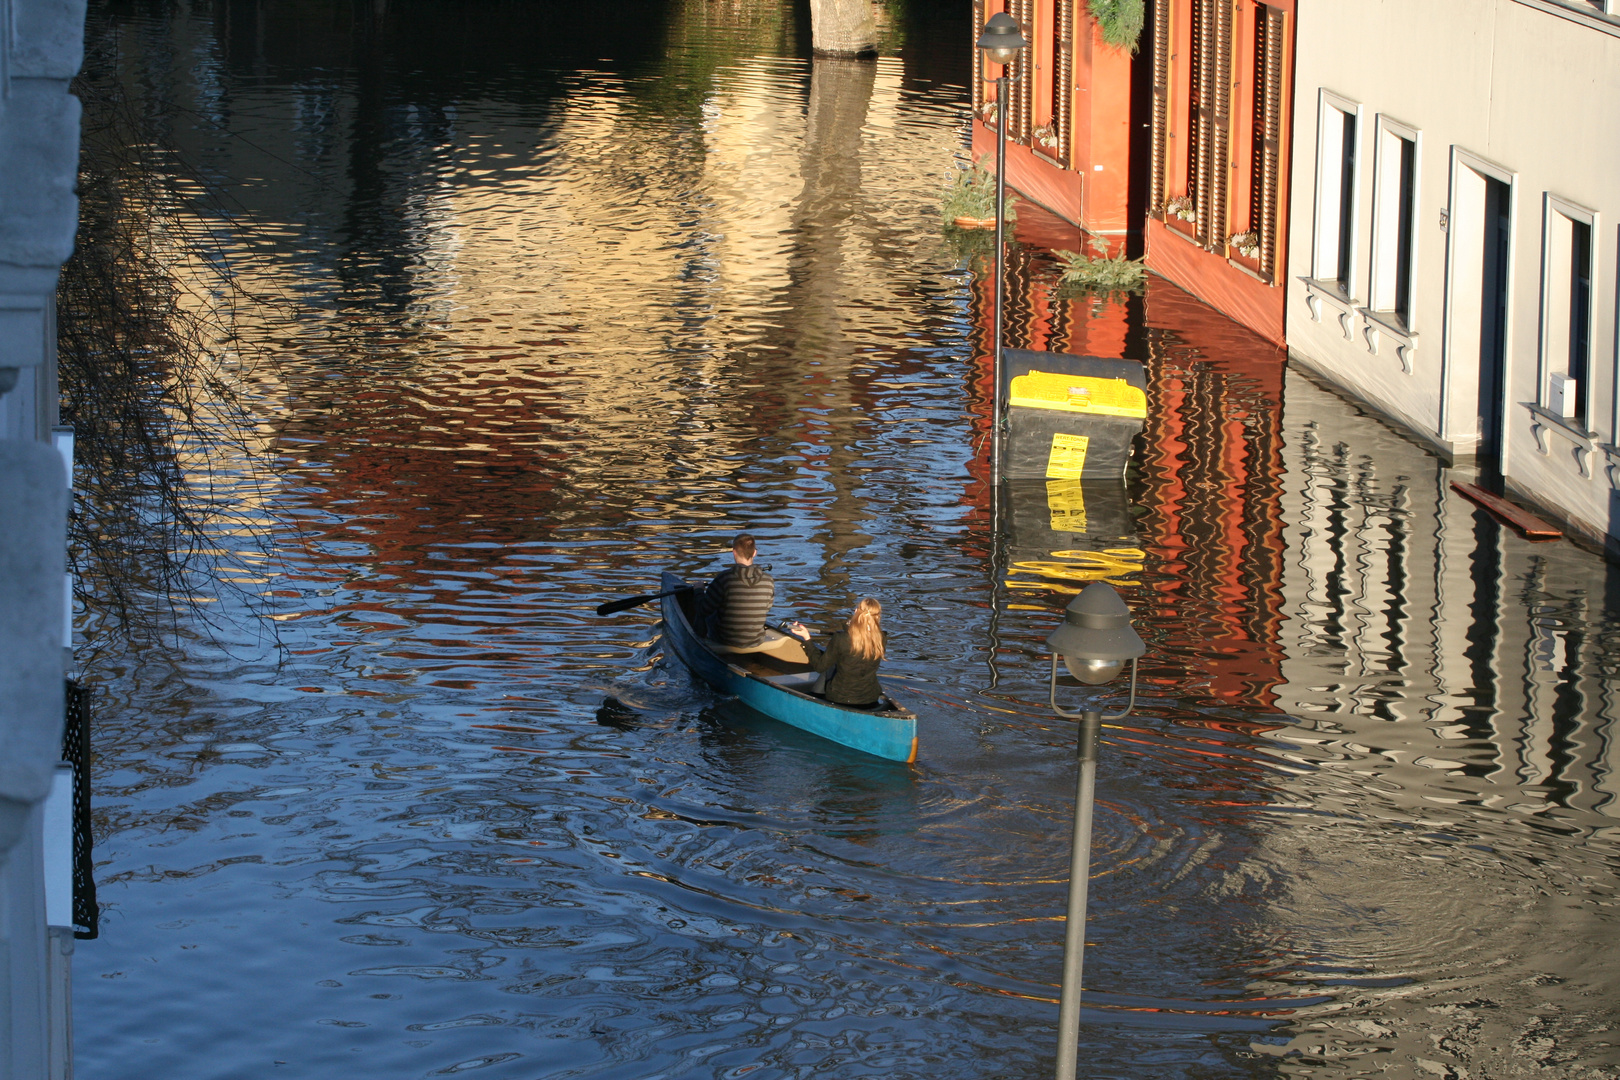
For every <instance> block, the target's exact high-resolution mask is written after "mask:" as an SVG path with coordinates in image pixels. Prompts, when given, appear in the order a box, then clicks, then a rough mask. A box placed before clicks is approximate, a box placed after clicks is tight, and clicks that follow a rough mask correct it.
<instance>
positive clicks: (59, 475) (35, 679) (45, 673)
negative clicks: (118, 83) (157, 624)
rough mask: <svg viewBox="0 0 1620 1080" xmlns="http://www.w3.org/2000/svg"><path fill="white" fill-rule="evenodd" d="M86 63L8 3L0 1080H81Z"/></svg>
mask: <svg viewBox="0 0 1620 1080" xmlns="http://www.w3.org/2000/svg"><path fill="white" fill-rule="evenodd" d="M83 57H84V2H83V0H0V1080H45V1078H46V1077H47V1076H52V1075H55V1076H60V1077H67V1076H69V1075H71V1063H70V1060H69V1058H68V1057H67V1051H68V1050H70V1046H69V1043H68V1040H69V1039H70V1034H69V1032H70V1030H71V1029H70V1028H68V1027H67V1021H68V1008H67V1006H68V1001H67V998H66V993H65V991H64V989H63V988H64V987H65V986H66V985H67V984H66V982H65V976H66V972H67V969H66V964H67V960H68V956H67V953H66V952H65V951H64V950H63V948H62V943H61V941H60V940H53V937H52V935H51V933H50V931H49V930H48V929H47V926H46V912H45V865H44V863H45V859H44V803H45V798H46V796H47V795H48V794H49V793H50V790H51V784H52V778H53V776H54V774H55V771H56V764H57V761H58V759H59V758H60V757H61V741H62V720H63V708H64V701H63V693H62V677H63V674H64V670H63V664H62V611H63V606H64V604H65V603H66V599H65V597H64V595H63V589H64V583H63V572H64V569H65V566H66V562H67V507H68V481H67V473H66V470H65V468H64V467H63V464H62V458H61V456H60V455H59V454H58V453H57V451H56V450H55V449H54V448H53V447H52V446H51V444H50V442H49V439H50V429H51V425H53V424H54V423H55V422H56V413H57V409H56V369H55V334H54V317H55V305H54V297H55V294H56V279H57V275H58V273H59V272H60V270H61V267H62V263H63V261H65V260H66V259H67V257H68V255H69V254H70V253H71V252H72V250H73V235H74V231H75V228H76V226H77V223H78V200H77V198H76V197H75V196H74V193H73V192H74V185H75V182H76V180H77V173H78V161H79V102H78V99H76V98H74V97H73V96H72V95H71V94H70V93H69V92H68V82H69V80H70V79H72V78H73V76H74V75H75V74H76V73H77V72H78V70H79V65H80V63H81V62H82V60H83ZM57 936H58V937H59V936H60V935H57ZM53 1014H54V1016H53Z"/></svg>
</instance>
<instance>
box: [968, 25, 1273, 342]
mask: <svg viewBox="0 0 1620 1080" xmlns="http://www.w3.org/2000/svg"><path fill="white" fill-rule="evenodd" d="M1294 2H1295V0H1277V2H1275V3H1263V4H1262V3H1253V2H1251V0H1144V3H1145V4H1146V6H1147V10H1146V16H1147V20H1146V28H1145V29H1144V30H1143V33H1142V36H1141V39H1140V41H1139V42H1138V46H1139V48H1138V51H1137V52H1136V53H1134V54H1133V53H1131V52H1130V51H1129V50H1128V49H1123V48H1117V47H1115V46H1111V45H1108V44H1106V43H1105V42H1104V41H1103V38H1102V32H1101V30H1100V28H1099V27H1098V25H1097V22H1096V20H1095V19H1094V18H1092V16H1091V15H1090V14H1089V13H1088V11H1087V10H1086V6H1085V0H975V2H974V13H975V25H976V26H979V25H983V22H984V20H985V19H987V18H988V17H989V16H990V15H992V14H994V13H995V12H997V11H1000V10H1005V11H1007V13H1008V14H1010V15H1011V16H1012V17H1013V18H1014V19H1016V20H1017V21H1018V24H1019V26H1020V27H1021V28H1022V29H1023V31H1024V35H1025V37H1026V38H1027V39H1028V40H1029V42H1030V45H1029V48H1027V49H1025V50H1024V52H1023V53H1022V54H1021V55H1020V57H1019V58H1018V60H1016V61H1015V62H1013V63H1012V64H1009V65H1008V66H1007V72H1006V73H1007V75H1008V77H1009V78H1008V82H1007V84H1006V85H1007V88H1008V90H1007V93H1008V100H1007V139H1008V147H1007V182H1008V183H1009V184H1010V185H1011V186H1012V187H1013V188H1014V189H1016V190H1017V191H1018V193H1019V194H1021V195H1023V196H1024V197H1025V198H1026V199H1028V200H1029V201H1031V202H1034V203H1037V204H1039V205H1040V206H1043V207H1045V208H1046V209H1047V210H1050V211H1052V212H1053V213H1055V214H1057V215H1058V216H1060V217H1062V218H1063V219H1065V220H1066V221H1068V222H1070V223H1072V224H1074V225H1077V226H1079V227H1080V228H1082V229H1084V230H1085V231H1086V232H1088V233H1091V234H1092V235H1095V236H1103V237H1105V238H1108V239H1109V240H1110V247H1111V248H1112V249H1113V250H1116V251H1117V250H1119V249H1120V247H1121V246H1122V245H1127V243H1128V238H1130V237H1132V236H1133V235H1134V236H1139V237H1140V238H1141V242H1140V244H1139V245H1138V244H1128V246H1129V247H1131V248H1132V249H1133V250H1137V251H1143V252H1145V256H1146V260H1147V266H1148V268H1149V269H1150V270H1152V271H1154V272H1155V273H1158V274H1160V275H1162V276H1163V277H1166V278H1168V279H1169V280H1171V281H1173V282H1175V283H1176V284H1177V285H1180V286H1181V287H1182V288H1184V289H1186V290H1187V291H1188V292H1190V293H1192V294H1193V295H1194V296H1197V297H1198V298H1199V299H1201V300H1203V301H1205V302H1206V303H1208V304H1209V305H1210V306H1212V307H1214V308H1216V309H1217V310H1219V311H1221V312H1223V313H1224V314H1226V315H1228V316H1230V317H1231V318H1233V319H1235V320H1236V321H1237V322H1239V323H1242V324H1243V325H1244V326H1246V327H1248V328H1249V329H1250V330H1253V331H1255V332H1256V333H1258V334H1260V335H1261V336H1262V337H1264V338H1266V339H1267V340H1268V341H1271V342H1273V343H1276V344H1281V343H1282V341H1283V303H1284V292H1285V290H1284V287H1283V285H1284V282H1285V281H1286V273H1287V257H1286V256H1287V251H1286V241H1287V213H1288V168H1289V162H1288V150H1289V139H1288V131H1289V125H1290V123H1291V120H1292V118H1291V117H1290V115H1289V103H1290V100H1291V98H1292V82H1293V42H1294V27H1293V21H1294ZM998 71H999V69H997V68H996V67H995V66H994V65H989V64H987V63H986V62H985V60H984V57H983V54H982V53H981V52H980V51H979V50H978V49H974V75H975V79H974V96H973V104H974V120H973V153H974V157H975V158H976V159H985V155H990V157H989V158H988V159H985V160H986V164H987V165H988V164H989V162H990V161H993V160H994V157H993V155H994V150H995V144H996V137H997V133H996V130H995V126H994V125H995V121H996V101H995V93H996V91H995V86H996V84H995V83H993V82H987V81H986V79H985V77H986V76H987V75H988V76H994V75H996V74H997V73H998ZM1138 128H1140V129H1142V130H1141V131H1137V130H1135V129H1138ZM1144 133H1145V134H1146V135H1147V137H1146V138H1142V137H1140V136H1141V135H1142V134H1144ZM1133 136H1137V137H1135V138H1133Z"/></svg>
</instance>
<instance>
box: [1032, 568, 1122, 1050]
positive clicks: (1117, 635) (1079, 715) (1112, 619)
mask: <svg viewBox="0 0 1620 1080" xmlns="http://www.w3.org/2000/svg"><path fill="white" fill-rule="evenodd" d="M1046 643H1047V645H1049V646H1051V648H1052V681H1051V695H1050V701H1051V703H1052V711H1053V712H1055V713H1057V714H1058V715H1059V716H1065V717H1069V718H1071V719H1078V720H1079V721H1080V737H1079V740H1078V742H1077V744H1076V757H1077V759H1078V762H1079V765H1080V776H1079V781H1078V784H1077V787H1076V790H1075V799H1074V840H1073V847H1072V848H1071V849H1070V853H1069V911H1068V916H1067V919H1066V922H1065V924H1064V928H1063V995H1062V998H1061V999H1060V1004H1059V1005H1058V1053H1057V1069H1056V1072H1055V1076H1056V1077H1057V1080H1074V1078H1075V1070H1076V1066H1077V1064H1078V1059H1079V1046H1080V973H1081V969H1082V967H1083V966H1084V961H1085V950H1086V890H1087V886H1088V884H1089V879H1090V876H1091V808H1092V803H1093V801H1094V799H1095V795H1096V788H1097V740H1098V736H1099V734H1100V732H1101V729H1102V722H1103V721H1104V720H1118V719H1120V718H1121V717H1123V716H1125V715H1127V714H1128V713H1129V712H1130V711H1131V709H1132V708H1134V707H1135V705H1136V658H1137V657H1139V656H1141V655H1142V654H1143V653H1144V652H1146V651H1147V646H1146V645H1145V644H1144V643H1143V641H1142V639H1141V638H1140V637H1139V636H1137V633H1136V631H1135V630H1134V629H1132V628H1131V613H1130V609H1128V608H1127V607H1126V606H1125V602H1124V601H1123V600H1121V599H1120V598H1119V594H1118V593H1117V592H1115V591H1114V590H1113V587H1112V586H1109V585H1105V584H1104V583H1102V582H1100V581H1094V582H1092V583H1091V584H1090V585H1087V586H1086V587H1085V588H1084V589H1082V590H1081V591H1080V595H1079V596H1077V597H1075V598H1074V600H1073V601H1072V602H1071V603H1070V604H1069V606H1068V609H1067V610H1065V611H1064V613H1063V625H1062V626H1060V627H1058V628H1057V629H1056V630H1054V631H1052V633H1051V635H1050V636H1048V637H1047V639H1046ZM1060 655H1061V656H1062V657H1063V665H1064V667H1066V668H1068V669H1069V674H1071V675H1073V676H1074V677H1075V678H1076V679H1079V680H1080V681H1081V682H1083V683H1088V684H1090V685H1093V686H1098V685H1101V684H1103V683H1105V682H1107V681H1108V680H1110V679H1112V678H1113V677H1114V676H1116V675H1118V674H1119V673H1120V671H1121V670H1122V669H1123V668H1124V666H1125V661H1127V660H1129V661H1130V662H1131V696H1130V700H1129V702H1127V704H1126V705H1125V709H1124V711H1123V712H1117V713H1110V714H1108V715H1107V716H1104V715H1102V714H1101V713H1098V712H1097V711H1095V710H1092V709H1086V710H1083V711H1081V712H1069V711H1068V710H1066V709H1064V708H1063V707H1062V706H1060V705H1059V704H1058V703H1057V665H1058V657H1059V656H1060Z"/></svg>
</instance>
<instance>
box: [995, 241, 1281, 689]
mask: <svg viewBox="0 0 1620 1080" xmlns="http://www.w3.org/2000/svg"><path fill="white" fill-rule="evenodd" d="M1032 225H1033V223H1032ZM1020 231H1022V227H1021V229H1020ZM1043 271H1044V272H1043ZM1054 280H1055V275H1054V274H1052V273H1051V272H1050V264H1048V263H1046V261H1045V260H1044V259H1043V258H1041V257H1039V256H1031V255H1030V254H1029V253H1028V250H1027V249H1023V250H1020V251H1017V252H1015V254H1014V257H1013V258H1012V260H1011V261H1010V263H1009V267H1008V304H1007V339H1006V344H1007V345H1008V346H1009V347H1016V348H1034V349H1046V350H1049V351H1053V352H1071V353H1079V354H1082V355H1091V356H1105V357H1118V356H1124V357H1131V358H1134V359H1140V360H1142V361H1144V362H1145V363H1146V365H1147V372H1148V417H1147V426H1146V429H1145V430H1144V431H1143V433H1142V436H1141V441H1140V443H1139V444H1138V449H1137V452H1136V466H1135V469H1134V470H1133V472H1134V473H1135V474H1136V475H1135V477H1134V478H1133V480H1132V483H1131V499H1132V501H1133V502H1134V503H1135V504H1136V506H1137V508H1138V511H1139V512H1140V513H1141V516H1140V517H1138V518H1137V520H1136V531H1137V535H1138V537H1139V538H1140V544H1141V547H1142V548H1143V549H1144V551H1145V552H1146V560H1145V566H1144V569H1143V571H1142V573H1141V574H1139V575H1136V580H1138V581H1139V582H1140V583H1141V589H1139V590H1137V591H1136V592H1135V595H1133V596H1130V597H1129V599H1130V602H1131V603H1132V605H1133V607H1135V608H1136V610H1137V612H1138V620H1139V624H1140V626H1141V628H1142V629H1143V632H1144V635H1145V636H1148V637H1149V638H1150V639H1151V640H1152V642H1153V655H1152V657H1151V659H1150V661H1149V663H1150V667H1149V668H1148V674H1149V677H1150V678H1151V679H1152V680H1153V681H1155V682H1160V683H1163V684H1164V685H1166V686H1173V687H1175V696H1177V697H1179V698H1181V699H1182V700H1184V701H1187V702H1189V703H1190V704H1202V705H1208V706H1211V707H1245V708H1258V709H1269V708H1273V707H1275V696H1274V694H1273V690H1274V688H1275V687H1276V686H1277V685H1278V684H1280V683H1281V682H1282V681H1283V676H1282V671H1281V665H1282V659H1283V650H1282V647H1281V645H1280V643H1279V632H1280V627H1281V623H1282V602H1283V601H1282V560H1283V530H1282V521H1281V512H1280V507H1279V498H1280V495H1281V490H1282V484H1281V477H1282V378H1283V360H1284V357H1283V353H1282V350H1281V349H1280V348H1279V347H1277V346H1273V345H1269V344H1267V343H1266V342H1265V341H1263V340H1261V339H1259V338H1257V337H1256V336H1255V335H1254V334H1253V333H1251V332H1249V331H1248V330H1245V329H1244V328H1243V327H1241V326H1238V325H1237V324H1236V323H1234V322H1232V321H1231V320H1230V319H1227V318H1226V317H1224V316H1223V315H1221V314H1220V313H1219V312H1216V311H1213V310H1211V309H1210V308H1209V307H1208V306H1207V305H1205V304H1203V303H1200V302H1199V301H1198V300H1197V299H1196V298H1195V297H1192V296H1189V295H1188V294H1187V293H1185V292H1184V291H1182V290H1181V289H1178V288H1176V287H1175V286H1174V285H1171V284H1169V283H1167V282H1164V281H1162V280H1159V279H1156V278H1152V277H1150V278H1149V283H1148V290H1147V294H1146V296H1143V297H1133V298H1131V299H1129V300H1127V301H1119V300H1111V301H1110V300H1098V299H1097V298H1094V297H1079V298H1059V297H1057V296H1055V295H1054V290H1053V283H1054ZM988 299H989V297H988V283H986V287H985V289H984V290H982V291H976V293H975V306H976V308H977V312H976V314H977V315H978V320H977V321H978V324H979V326H980V328H981V337H980V343H981V344H983V345H988V341H989V333H988V330H987V327H988V325H989V318H988V313H989V303H988ZM982 351H985V352H987V351H988V349H987V348H986V349H984V350H982ZM979 365H980V366H979V371H978V372H976V382H977V384H978V387H979V388H980V389H981V390H982V396H981V397H980V398H979V411H980V414H981V418H982V422H983V423H984V424H985V425H986V427H985V430H986V431H987V430H988V416H989V410H988V400H989V367H990V360H989V358H988V356H983V357H981V359H980V360H979ZM988 441H989V440H988V439H987V438H986V439H981V440H980V442H979V445H980V447H981V449H980V450H979V454H978V456H977V458H976V460H975V462H974V467H973V471H974V474H975V476H976V477H977V478H978V479H980V480H981V481H984V480H987V479H988V473H989V467H988V456H987V455H988V453H989V451H988ZM975 487H976V490H977V492H978V493H979V494H978V495H977V499H976V501H978V502H979V503H980V504H981V505H984V506H986V508H988V498H989V494H988V487H987V485H984V484H980V485H975ZM1144 590H1152V591H1153V592H1154V593H1156V594H1157V598H1156V600H1153V601H1149V600H1148V593H1147V592H1146V591H1144ZM1054 599H1056V597H1054ZM1065 599H1066V598H1065Z"/></svg>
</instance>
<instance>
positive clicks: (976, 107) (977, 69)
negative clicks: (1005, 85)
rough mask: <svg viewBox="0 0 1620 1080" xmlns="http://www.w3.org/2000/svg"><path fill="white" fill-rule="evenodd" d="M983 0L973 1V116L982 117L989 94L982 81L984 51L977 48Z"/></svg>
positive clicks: (982, 13)
mask: <svg viewBox="0 0 1620 1080" xmlns="http://www.w3.org/2000/svg"><path fill="white" fill-rule="evenodd" d="M985 18H986V16H985V13H984V0H973V48H972V50H971V51H972V53H973V115H974V116H981V117H982V116H983V115H984V104H985V102H987V101H989V100H990V94H989V92H988V89H987V85H988V84H986V83H985V81H984V50H983V49H981V48H979V28H980V27H982V26H983V25H984V20H985Z"/></svg>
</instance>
